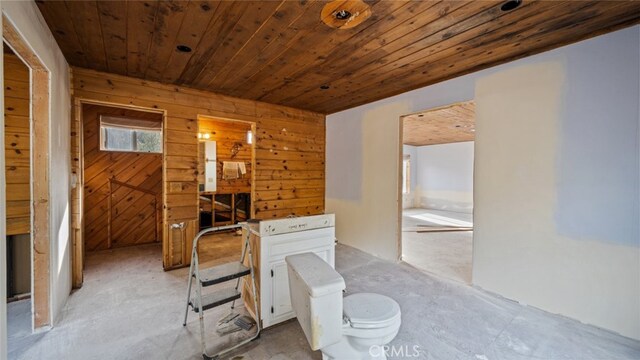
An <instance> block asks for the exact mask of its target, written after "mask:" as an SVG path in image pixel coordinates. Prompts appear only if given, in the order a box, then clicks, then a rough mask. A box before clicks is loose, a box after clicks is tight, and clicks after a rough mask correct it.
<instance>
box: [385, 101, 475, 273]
mask: <svg viewBox="0 0 640 360" xmlns="http://www.w3.org/2000/svg"><path fill="white" fill-rule="evenodd" d="M470 102H472V103H475V100H474V99H471V100H463V101H456V102H453V103H449V104H446V105H441V106H435V107H432V108H428V109H426V110H422V111H415V112H412V113H409V114H404V115H400V117H399V120H398V126H399V134H400V135H399V137H398V138H399V144H398V169H397V170H398V188H397V199H398V201H397V203H398V218H397V221H398V233H397V240H396V241H397V249H398V257H397V260H398V261H403V260H402V213H403V210H404V209H403V202H404V199H403V196H402V195H403V194H402V181H403V176H402V167H403V160H404V148H403V145H404V144H403V142H404V118H405V117H407V116H411V115H415V114H423V113H426V112H431V111H436V110H441V109H446V108H450V107H452V106H456V105H462V104H466V103H470ZM475 137H477V135H475V136H474V140H473V141H474V150H475ZM473 169H474V177H475V151H474V168H473ZM473 191H474V194H475V178H474V182H473ZM474 244H475V242H473V241H472V246H473V245H474Z"/></svg>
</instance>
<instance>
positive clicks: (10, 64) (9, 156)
mask: <svg viewBox="0 0 640 360" xmlns="http://www.w3.org/2000/svg"><path fill="white" fill-rule="evenodd" d="M4 78H5V84H4V85H5V89H4V90H5V91H4V113H5V116H7V117H11V118H12V119H14V120H15V121H13V122H12V123H10V124H5V129H4V144H5V180H6V207H7V214H6V225H7V227H6V230H7V235H18V234H29V233H31V202H30V200H31V181H30V178H31V174H30V164H31V150H30V148H31V135H30V122H31V120H30V113H31V111H30V94H29V83H30V75H29V68H28V67H27V65H25V64H24V63H23V62H22V61H21V60H20V59H19V58H18V57H17V56H16V55H14V54H9V53H5V54H4Z"/></svg>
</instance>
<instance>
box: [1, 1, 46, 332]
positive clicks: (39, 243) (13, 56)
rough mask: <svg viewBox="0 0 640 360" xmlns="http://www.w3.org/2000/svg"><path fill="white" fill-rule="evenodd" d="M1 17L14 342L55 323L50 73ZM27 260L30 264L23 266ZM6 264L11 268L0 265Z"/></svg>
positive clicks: (10, 312)
mask: <svg viewBox="0 0 640 360" xmlns="http://www.w3.org/2000/svg"><path fill="white" fill-rule="evenodd" d="M2 17H3V18H2V39H3V56H5V59H7V60H5V66H4V71H5V73H4V79H5V91H4V93H5V97H4V109H3V110H4V114H5V129H4V131H5V133H4V136H5V139H4V140H5V149H4V151H5V159H4V161H5V167H4V169H3V171H4V172H5V173H4V174H5V178H6V179H7V184H6V193H5V196H6V200H7V201H6V205H7V207H6V210H7V211H6V213H5V217H6V218H5V220H6V221H7V230H8V231H7V234H8V237H9V238H8V239H5V241H7V243H9V247H11V249H10V253H8V254H7V255H9V256H8V259H9V261H8V262H11V263H12V265H11V268H10V269H9V268H7V269H4V270H3V271H6V270H8V271H10V272H11V274H10V278H11V280H10V281H9V282H8V283H11V286H12V288H11V289H9V290H10V294H11V295H12V300H15V299H18V300H20V299H22V300H20V301H15V302H12V303H10V304H9V305H10V306H9V307H8V313H7V315H8V316H7V319H8V327H9V334H10V336H9V339H8V340H9V343H11V342H12V340H15V339H19V338H20V337H21V336H22V335H25V334H29V333H31V332H32V331H35V330H38V329H42V328H46V327H48V326H50V325H51V295H50V288H51V275H50V272H51V269H50V255H51V251H50V250H51V248H50V242H49V239H50V234H49V231H50V225H49V218H50V214H49V166H50V164H49V95H50V91H49V89H50V84H49V71H48V70H47V69H46V67H45V66H44V64H43V63H42V62H41V60H40V58H39V57H38V56H37V55H36V54H35V53H34V52H33V50H32V48H31V47H30V46H29V44H27V42H26V41H25V39H24V38H22V36H21V35H20V33H19V32H18V31H17V29H16V28H15V27H14V26H13V24H12V22H11V21H10V20H9V19H8V18H7V17H6V16H5V15H4V14H3V15H2ZM7 57H8V58H7ZM7 61H8V62H7ZM9 79H14V80H11V81H9ZM12 86H13V87H12ZM7 87H11V88H10V89H8V88H7ZM25 179H26V180H27V181H25ZM5 250H8V249H5ZM25 258H26V264H24V263H23V261H24V260H25ZM6 265H9V264H2V266H6ZM25 292H26V293H25ZM27 293H28V297H27ZM3 301H6V299H3ZM14 310H15V311H14ZM16 326H17V327H16Z"/></svg>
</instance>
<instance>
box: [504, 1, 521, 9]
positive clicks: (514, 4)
mask: <svg viewBox="0 0 640 360" xmlns="http://www.w3.org/2000/svg"><path fill="white" fill-rule="evenodd" d="M520 4H522V0H508V1H507V2H505V3H504V4H502V6H500V10H502V11H511V10H513V9H515V8H517V7H518V6H520Z"/></svg>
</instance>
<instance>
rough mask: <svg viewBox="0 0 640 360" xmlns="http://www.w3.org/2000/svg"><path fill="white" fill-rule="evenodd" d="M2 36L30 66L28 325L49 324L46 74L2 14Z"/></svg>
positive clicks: (48, 97)
mask: <svg viewBox="0 0 640 360" xmlns="http://www.w3.org/2000/svg"><path fill="white" fill-rule="evenodd" d="M2 38H3V40H4V41H5V43H6V44H7V45H8V46H9V47H10V48H11V49H12V50H13V52H14V53H15V54H16V55H17V56H18V57H19V58H20V59H21V60H22V61H23V62H24V63H25V64H26V65H27V67H28V68H29V69H30V82H31V91H30V94H29V95H30V98H31V101H30V103H31V104H30V114H29V115H30V118H31V124H30V128H31V129H30V137H31V144H32V152H31V161H30V165H31V166H30V167H31V177H32V178H31V180H32V181H31V192H32V197H31V202H32V211H33V212H32V214H31V216H32V218H31V253H32V265H33V266H32V284H31V298H32V305H31V306H32V316H33V317H32V326H33V329H34V330H35V329H40V328H44V327H49V326H51V325H52V304H51V275H50V274H51V259H50V257H51V243H50V241H51V234H50V205H49V203H50V201H49V200H50V199H49V195H50V194H49V166H50V162H49V125H50V119H49V102H50V74H49V70H48V69H47V68H46V66H45V65H44V64H43V63H42V61H41V60H40V58H39V57H38V55H37V54H36V53H35V52H34V51H33V49H32V48H31V46H30V45H29V44H28V43H27V41H26V40H25V39H24V38H23V37H22V35H20V33H19V31H18V30H17V29H16V27H15V26H14V25H13V23H12V22H11V21H10V20H9V18H7V16H6V15H5V14H2Z"/></svg>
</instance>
